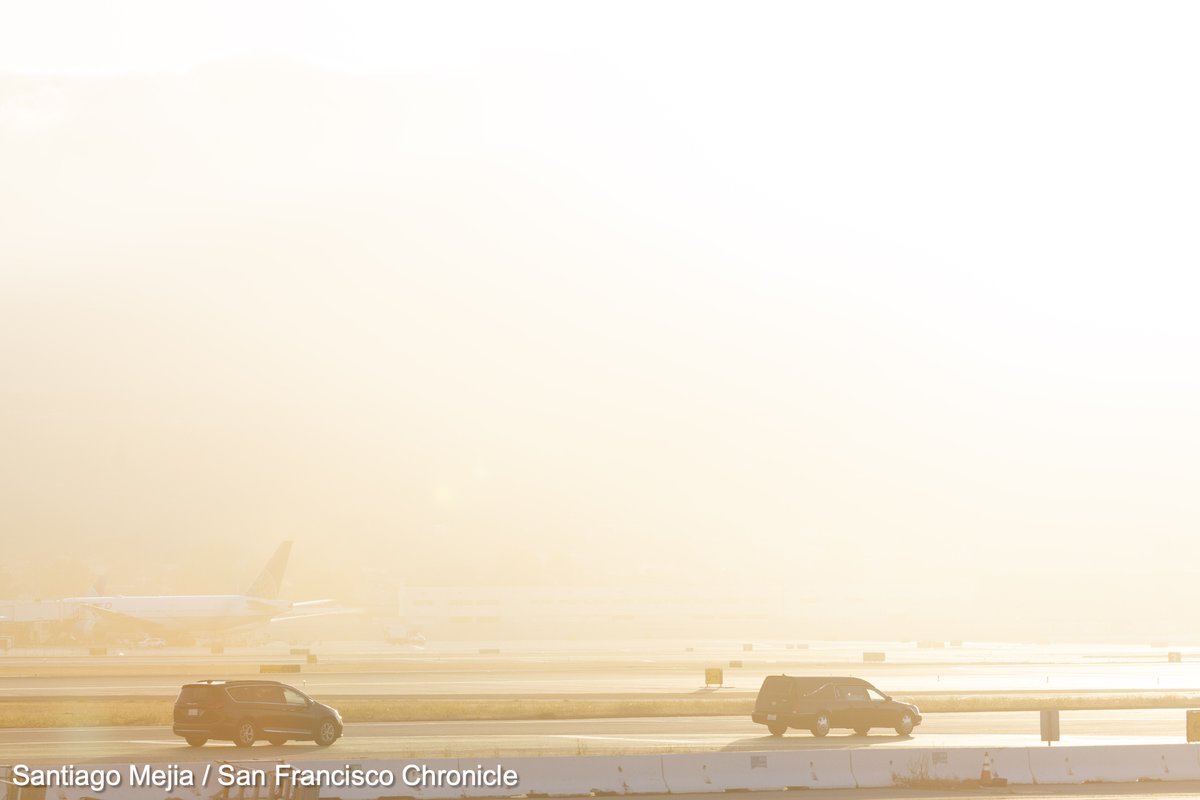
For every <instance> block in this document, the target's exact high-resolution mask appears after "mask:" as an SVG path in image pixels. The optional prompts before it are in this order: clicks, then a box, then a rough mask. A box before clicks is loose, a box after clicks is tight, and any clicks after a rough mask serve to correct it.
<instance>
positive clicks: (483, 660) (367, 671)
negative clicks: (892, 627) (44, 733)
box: [0, 641, 1200, 698]
mask: <svg viewBox="0 0 1200 800" xmlns="http://www.w3.org/2000/svg"><path fill="white" fill-rule="evenodd" d="M485 644H487V643H479V642H476V643H473V644H472V645H471V646H467V645H465V644H458V645H454V644H446V645H440V646H437V647H430V648H428V649H426V648H414V647H402V646H385V645H379V644H372V643H333V642H330V643H325V644H313V645H311V646H310V647H308V648H306V649H307V650H309V651H311V653H312V654H313V655H314V657H316V659H317V662H316V663H315V664H309V663H306V660H307V659H306V654H304V653H293V652H292V651H291V650H292V648H289V647H287V646H286V645H282V646H281V645H279V644H275V645H269V646H262V647H256V648H230V649H229V650H228V651H227V653H226V654H224V655H220V656H214V655H212V654H211V653H210V652H208V650H206V649H204V648H162V649H128V650H121V649H119V648H109V650H108V653H107V655H103V656H88V655H86V651H81V650H80V649H78V648H73V649H71V648H15V649H13V650H11V651H8V652H7V653H0V698H5V697H8V698H13V697H22V696H74V695H78V696H87V697H95V696H117V695H121V696H147V697H168V696H174V695H175V694H176V693H177V692H178V689H179V686H180V684H182V683H185V682H188V681H191V680H197V679H201V678H209V677H211V678H248V677H259V676H260V674H261V673H260V669H261V667H262V665H278V664H291V665H295V666H296V667H297V668H298V669H299V670H300V671H299V673H297V674H286V675H284V676H283V677H281V679H282V680H284V681H288V682H293V683H295V684H297V685H299V686H301V687H302V688H305V689H306V690H308V691H310V692H312V693H315V694H322V693H324V694H327V695H475V696H487V695H519V696H526V697H528V696H535V695H541V696H545V695H552V696H557V695H575V694H593V695H599V694H607V695H630V694H645V693H686V692H694V691H696V690H697V689H699V688H700V687H701V686H702V684H703V674H704V672H703V670H704V668H705V667H721V668H722V669H724V685H725V687H726V688H725V689H722V690H721V691H723V692H739V691H740V692H753V691H756V690H757V688H758V686H759V685H760V684H761V682H762V679H763V677H765V676H766V675H770V674H779V673H787V674H807V675H814V674H816V675H820V674H828V675H855V676H858V677H862V678H866V679H867V680H869V681H872V682H873V683H875V684H876V685H878V686H879V687H880V688H883V689H884V690H885V691H887V692H891V693H895V694H903V693H913V692H945V693H954V692H963V693H977V692H1032V691H1047V692H1088V691H1188V690H1194V691H1200V655H1197V653H1195V652H1192V651H1188V650H1186V649H1181V650H1179V651H1177V652H1179V653H1180V654H1181V656H1182V658H1183V661H1182V663H1168V661H1167V653H1168V650H1167V649H1166V648H1162V647H1148V646H1136V645H1124V646H1117V645H1103V646H1101V645H1071V646H1067V645H1060V646H1040V645H1029V644H1024V645H1005V644H992V645H981V644H980V645H967V646H964V647H942V648H936V647H935V648H922V647H917V646H916V645H915V644H914V643H911V642H910V643H897V642H891V643H887V642H876V643H870V642H832V643H831V642H815V643H811V644H806V645H805V646H804V647H803V648H799V647H798V646H797V645H792V648H791V649H788V646H787V645H785V644H783V643H778V642H775V643H766V644H763V643H758V644H752V649H751V650H750V651H745V650H743V649H742V646H741V645H737V644H734V643H731V642H708V643H703V642H702V643H695V644H694V646H692V645H689V646H684V644H683V643H663V644H655V645H648V644H646V643H637V642H614V643H612V644H611V645H604V644H598V643H595V642H592V643H588V644H586V645H584V644H581V643H577V642H569V641H567V642H533V643H518V644H514V643H492V644H494V645H495V646H494V647H492V646H483V645H485ZM865 652H882V653H884V654H885V656H886V659H887V660H886V661H885V662H883V663H864V662H863V653H865ZM735 665H739V666H735Z"/></svg>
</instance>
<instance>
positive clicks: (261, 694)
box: [254, 685, 283, 703]
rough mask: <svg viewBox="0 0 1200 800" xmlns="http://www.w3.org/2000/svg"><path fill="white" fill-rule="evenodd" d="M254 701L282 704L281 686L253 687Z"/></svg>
mask: <svg viewBox="0 0 1200 800" xmlns="http://www.w3.org/2000/svg"><path fill="white" fill-rule="evenodd" d="M254 700H255V702H258V703H283V687H282V686H269V685H265V686H255V687H254Z"/></svg>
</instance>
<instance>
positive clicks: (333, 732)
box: [313, 719, 338, 747]
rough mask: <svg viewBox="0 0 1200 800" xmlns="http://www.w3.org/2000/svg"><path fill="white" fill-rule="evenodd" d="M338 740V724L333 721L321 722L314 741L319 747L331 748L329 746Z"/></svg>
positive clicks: (325, 720) (324, 720)
mask: <svg viewBox="0 0 1200 800" xmlns="http://www.w3.org/2000/svg"><path fill="white" fill-rule="evenodd" d="M337 738H338V729H337V723H335V722H334V721H333V720H331V719H323V720H321V724H320V725H318V726H317V733H316V735H315V736H313V741H314V742H316V743H317V745H318V746H319V747H329V745H331V744H333V743H334V742H336V741H337Z"/></svg>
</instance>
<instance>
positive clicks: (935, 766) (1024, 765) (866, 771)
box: [850, 747, 1033, 789]
mask: <svg viewBox="0 0 1200 800" xmlns="http://www.w3.org/2000/svg"><path fill="white" fill-rule="evenodd" d="M1029 749H1030V748H1024V747H997V748H994V749H992V748H979V747H951V748H945V749H931V748H924V747H922V748H900V747H896V748H886V749H878V750H870V749H867V748H859V749H855V750H853V751H851V753H850V765H851V768H852V770H853V774H854V780H855V782H856V783H857V785H858V786H859V788H863V789H874V788H883V787H888V786H908V787H912V788H917V789H919V788H937V787H938V786H943V785H945V786H950V785H958V784H965V783H970V782H972V781H977V780H979V775H980V772H981V771H982V770H983V762H984V756H985V755H986V756H988V758H989V760H990V762H991V772H992V775H993V776H995V777H998V778H1004V779H1006V780H1007V781H1008V782H1009V783H1033V774H1032V772H1031V771H1030V768H1029V756H1028V751H1029Z"/></svg>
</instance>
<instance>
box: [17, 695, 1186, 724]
mask: <svg viewBox="0 0 1200 800" xmlns="http://www.w3.org/2000/svg"><path fill="white" fill-rule="evenodd" d="M321 699H322V700H323V701H325V702H328V703H329V704H330V705H333V706H334V707H335V708H337V709H338V710H339V711H341V713H342V717H343V718H344V719H345V720H346V721H347V722H416V721H438V720H445V721H451V720H455V721H468V720H503V719H514V720H517V719H524V720H528V719H599V718H618V717H698V716H749V714H750V711H751V709H752V708H753V706H754V698H753V697H752V696H749V695H731V696H724V697H721V696H716V697H714V696H705V697H685V698H678V697H675V698H663V697H657V696H654V695H641V696H631V697H628V698H615V699H593V698H580V699H554V698H545V699H541V698H512V699H483V698H469V697H464V698H389V697H386V696H384V697H362V696H352V697H322V698H321ZM898 699H907V700H910V701H912V702H916V703H917V705H919V706H920V707H921V710H922V712H925V713H938V712H948V711H1037V710H1040V709H1043V708H1058V709H1061V710H1064V711H1067V710H1088V709H1134V708H1192V707H1200V696H1197V695H1190V694H1187V695H1185V694H1167V693H1162V694H1130V693H1122V694H1117V693H1113V694H1086V695H1070V694H1058V695H1050V694H1011V695H994V694H989V695H949V694H945V695H922V696H919V697H910V698H898ZM171 711H172V702H171V701H170V700H167V699H153V698H144V697H130V698H104V699H95V698H65V697H53V698H21V699H13V700H5V701H2V702H0V727H3V728H56V727H92V726H108V725H169V724H170V723H171Z"/></svg>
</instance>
